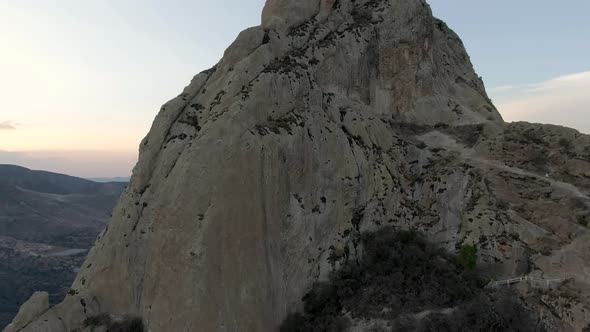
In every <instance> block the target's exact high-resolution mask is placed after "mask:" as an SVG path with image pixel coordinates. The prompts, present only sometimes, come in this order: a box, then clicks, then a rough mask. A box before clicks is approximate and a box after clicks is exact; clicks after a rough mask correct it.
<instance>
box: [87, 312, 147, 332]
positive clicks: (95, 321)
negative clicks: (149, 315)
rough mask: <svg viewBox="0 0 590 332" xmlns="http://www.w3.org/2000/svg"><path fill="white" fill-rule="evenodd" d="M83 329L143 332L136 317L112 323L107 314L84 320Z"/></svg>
mask: <svg viewBox="0 0 590 332" xmlns="http://www.w3.org/2000/svg"><path fill="white" fill-rule="evenodd" d="M83 326H84V327H106V332H143V331H144V328H143V321H142V319H141V318H138V317H126V318H124V319H123V320H121V321H113V320H112V318H111V316H110V315H109V314H107V313H102V314H98V315H96V316H90V317H88V318H86V319H85V320H84V323H83Z"/></svg>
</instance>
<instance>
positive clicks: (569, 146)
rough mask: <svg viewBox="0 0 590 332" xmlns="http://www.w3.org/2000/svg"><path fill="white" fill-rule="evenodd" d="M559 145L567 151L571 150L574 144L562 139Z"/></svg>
mask: <svg viewBox="0 0 590 332" xmlns="http://www.w3.org/2000/svg"><path fill="white" fill-rule="evenodd" d="M558 143H559V146H561V147H563V148H566V149H569V148H571V147H572V142H571V141H570V140H569V139H567V138H565V137H562V138H560V139H559V142H558Z"/></svg>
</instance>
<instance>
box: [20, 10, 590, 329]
mask: <svg viewBox="0 0 590 332" xmlns="http://www.w3.org/2000/svg"><path fill="white" fill-rule="evenodd" d="M533 134H534V135H533ZM531 135H533V136H531ZM537 136H538V137H537ZM561 138H563V139H564V140H568V142H570V143H568V146H571V147H572V148H571V149H569V150H566V149H565V147H563V146H561V145H560V144H559V143H558V142H559V141H561ZM588 145H589V139H588V137H587V136H584V135H580V134H579V133H577V132H575V131H572V130H568V129H563V130H561V129H559V130H558V129H555V128H553V127H544V126H534V125H531V126H530V127H528V125H524V124H518V125H507V124H504V123H503V121H502V119H501V116H500V114H499V113H498V112H497V110H496V109H495V108H494V106H493V105H492V104H491V102H490V100H489V98H488V97H487V95H486V92H485V89H484V86H483V83H482V81H481V80H480V79H479V77H478V76H477V75H476V74H475V72H474V71H473V68H472V65H471V63H470V61H469V57H468V55H467V54H466V52H465V49H464V47H463V45H462V43H461V41H460V40H459V38H458V37H457V35H456V34H454V33H453V32H452V31H451V30H450V29H449V28H448V27H447V26H446V25H445V24H444V23H443V22H442V21H439V20H437V19H435V18H433V16H432V13H431V11H430V8H429V6H428V5H427V4H426V3H425V2H424V1H419V0H416V1H401V0H400V1H385V0H356V1H352V0H339V1H278V0H273V1H269V2H268V3H267V4H266V7H265V9H264V13H263V16H262V26H258V27H253V28H250V29H247V30H245V31H244V32H242V33H241V34H240V35H239V36H238V38H237V40H236V41H235V42H234V43H233V44H232V45H231V46H230V47H229V48H228V49H227V51H226V52H225V54H224V56H223V58H222V59H221V60H220V62H219V63H218V64H217V65H216V66H215V67H214V68H212V69H210V70H207V71H204V72H202V73H200V74H198V75H196V76H195V77H194V79H193V80H192V82H191V83H190V85H189V86H188V87H186V88H185V90H184V91H183V92H182V93H181V94H180V95H179V96H178V97H176V98H174V99H172V100H171V101H169V102H168V103H166V104H165V105H164V106H163V107H162V109H161V111H160V113H159V114H158V116H157V117H156V119H155V121H154V123H153V125H152V128H151V130H150V132H149V134H148V135H147V137H146V138H145V139H144V141H143V142H142V143H141V147H140V158H139V162H138V164H137V166H136V167H135V169H134V174H133V177H132V179H131V183H130V185H129V187H128V189H127V191H126V193H125V194H124V195H123V198H122V199H121V201H120V203H119V205H118V207H117V208H116V209H115V211H114V214H113V221H112V223H111V225H110V226H109V227H108V229H107V230H105V232H104V233H103V234H102V235H101V236H100V237H99V239H98V240H97V242H96V245H95V247H94V249H93V250H92V251H91V253H90V255H89V257H88V259H87V262H86V263H85V265H84V268H83V269H82V271H81V272H80V274H79V275H78V277H77V280H76V282H75V283H74V285H73V286H72V291H71V292H70V295H69V296H67V298H66V299H65V300H64V302H63V303H62V304H60V305H58V306H57V307H56V308H53V309H52V310H50V311H49V312H48V313H46V314H44V315H43V316H41V317H40V318H39V319H38V320H37V321H36V322H34V323H32V324H30V325H29V326H28V327H27V328H26V329H25V330H24V331H63V329H64V326H65V327H66V328H67V330H70V329H74V328H77V327H79V326H81V325H82V322H83V320H84V319H85V318H86V317H88V316H92V315H96V314H99V313H101V312H107V313H110V314H112V315H118V316H123V315H131V316H137V317H141V318H142V319H143V321H144V323H145V325H146V327H147V328H148V329H149V331H272V330H274V329H276V328H277V327H278V326H279V324H280V322H281V321H282V319H283V318H284V317H285V316H286V314H287V313H288V312H289V311H293V310H296V309H297V308H298V307H299V306H300V305H301V301H300V300H301V296H302V295H303V294H305V293H306V291H307V290H308V289H309V287H310V286H311V285H312V283H313V282H314V281H316V280H318V279H322V278H325V277H326V276H327V274H328V273H329V272H330V271H331V270H332V268H337V267H338V264H339V263H338V257H339V256H338V255H335V254H334V253H338V252H348V253H349V254H350V257H354V256H355V255H361V254H362V248H361V247H359V236H360V234H361V232H363V231H365V230H371V229H376V228H378V227H382V226H383V225H391V226H396V227H400V228H410V227H416V228H418V229H420V230H422V231H424V232H425V233H427V234H429V236H430V237H431V239H432V240H434V241H436V242H438V243H439V244H441V245H442V246H443V247H444V248H446V249H448V250H449V251H455V250H457V248H460V247H461V245H462V244H463V243H470V244H471V243H475V244H478V246H480V248H481V249H480V251H479V253H480V261H481V265H482V267H483V268H484V269H485V270H486V271H488V272H489V273H490V274H492V275H494V276H495V277H496V278H500V277H502V276H513V275H520V274H534V273H536V274H541V275H548V274H554V273H557V271H559V269H560V268H562V267H563V268H567V270H568V272H571V273H572V274H576V273H577V274H576V276H578V277H579V279H580V280H586V282H587V280H588V279H587V277H588V276H587V275H585V274H584V273H582V272H576V271H574V269H573V266H574V265H575V264H587V263H583V262H588V260H584V258H583V257H581V255H586V254H587V253H588V252H590V251H585V253H584V251H583V250H581V248H583V246H584V243H588V242H587V241H584V239H586V238H587V236H588V231H587V229H586V228H583V227H582V226H580V225H579V224H578V223H577V222H576V221H575V220H574V218H578V217H577V216H581V217H580V218H585V216H586V215H587V214H588V210H587V208H588V207H587V201H586V200H587V199H588V197H587V196H586V195H587V194H586V193H587V192H588V189H590V183H589V180H588V179H587V178H585V177H584V175H583V170H584V169H587V168H585V167H588V166H590V164H588V153H589V151H590V150H589V148H588ZM539 153H541V154H539ZM567 155H571V156H575V158H576V159H577V160H578V164H575V165H574V164H570V163H569V162H568V161H567V160H568V159H567V158H566V156H567ZM548 156H552V157H551V158H548ZM549 169H551V170H552V171H551V172H550V173H551V174H549V175H547V177H545V174H546V173H548V172H549V171H548V170H549ZM569 169H572V170H576V172H578V173H576V174H577V175H575V174H573V173H572V174H570V173H568V172H569V171H568V170H569ZM572 172H573V171H572ZM568 174H570V175H568ZM574 216H576V217H574ZM558 217H559V218H560V219H559V220H560V221H559V227H557V226H555V224H553V223H554V222H555V220H557V218H558ZM558 229H560V230H565V231H563V232H564V233H562V232H560V233H559V235H556V234H555V232H556V231H557V230H558ZM539 239H546V240H539ZM567 250H570V252H571V253H572V256H573V257H578V258H579V259H576V260H572V259H569V260H566V259H565V258H564V259H561V258H560V257H563V256H562V255H564V254H563V253H564V251H567ZM554 253H555V255H554ZM557 253H559V255H558V254H557ZM547 255H548V256H547ZM568 257H569V256H568ZM579 271H583V270H579ZM584 278H586V279H584ZM580 298H581V300H579V301H578V302H576V305H575V306H570V308H574V309H571V310H574V311H575V313H574V312H573V311H572V313H571V314H570V316H566V314H565V313H564V314H563V317H561V316H559V317H558V316H556V314H555V313H554V312H552V311H547V312H548V313H547V314H546V317H545V319H546V320H547V321H551V322H552V324H555V326H557V324H565V325H563V326H570V327H572V326H573V327H576V328H577V327H579V326H581V325H582V324H583V322H584V320H583V315H580V314H578V312H582V311H581V310H582V309H581V308H583V307H584V305H587V300H583V298H584V297H583V296H581V297H580ZM586 299H587V297H586ZM531 301H533V300H531ZM556 301H559V300H556ZM584 301H586V302H584ZM556 306H558V307H559V308H562V309H563V308H565V306H563V305H560V304H556ZM545 308H546V306H545ZM560 310H561V309H560ZM576 310H577V311H576ZM568 317H569V318H568Z"/></svg>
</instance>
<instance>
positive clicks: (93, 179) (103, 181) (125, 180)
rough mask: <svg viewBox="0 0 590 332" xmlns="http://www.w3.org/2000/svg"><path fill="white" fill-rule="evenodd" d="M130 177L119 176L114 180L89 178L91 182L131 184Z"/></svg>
mask: <svg viewBox="0 0 590 332" xmlns="http://www.w3.org/2000/svg"><path fill="white" fill-rule="evenodd" d="M129 179H130V177H129V176H117V177H114V178H88V180H90V181H94V182H100V183H106V182H129Z"/></svg>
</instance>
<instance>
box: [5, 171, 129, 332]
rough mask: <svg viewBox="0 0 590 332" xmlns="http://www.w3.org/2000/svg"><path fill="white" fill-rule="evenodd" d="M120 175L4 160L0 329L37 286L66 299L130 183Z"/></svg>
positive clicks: (54, 295) (56, 296) (57, 300)
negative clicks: (91, 175) (99, 176)
mask: <svg viewBox="0 0 590 332" xmlns="http://www.w3.org/2000/svg"><path fill="white" fill-rule="evenodd" d="M117 179H119V180H115V179H113V181H109V182H106V183H98V181H91V180H87V179H81V178H77V177H72V176H68V175H63V174H57V173H51V172H45V171H33V170H30V169H27V168H24V167H20V166H14V165H0V330H1V329H2V328H3V327H4V326H5V325H7V324H8V323H9V322H10V320H11V319H12V318H13V317H14V315H15V314H16V311H17V310H18V307H19V305H20V304H22V303H23V302H24V301H25V300H27V299H28V297H29V296H30V295H31V294H32V293H33V292H34V291H37V290H41V289H43V290H46V289H49V291H50V299H51V302H52V303H56V302H59V301H60V300H61V299H62V298H63V296H64V295H65V293H66V292H67V290H68V289H69V286H70V284H71V282H72V280H73V278H74V277H75V269H76V268H77V267H79V266H80V265H81V264H82V263H83V260H84V258H85V256H86V251H87V249H89V248H90V247H91V246H92V244H93V243H94V240H95V239H96V237H97V235H98V234H99V233H100V232H101V231H102V229H104V227H105V225H106V224H107V223H108V221H109V219H110V215H111V211H112V209H113V207H114V205H115V204H116V202H117V200H118V199H119V196H120V195H121V193H122V192H123V190H124V189H125V187H126V185H127V183H125V182H123V181H122V180H123V178H117ZM104 180H106V179H104Z"/></svg>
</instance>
